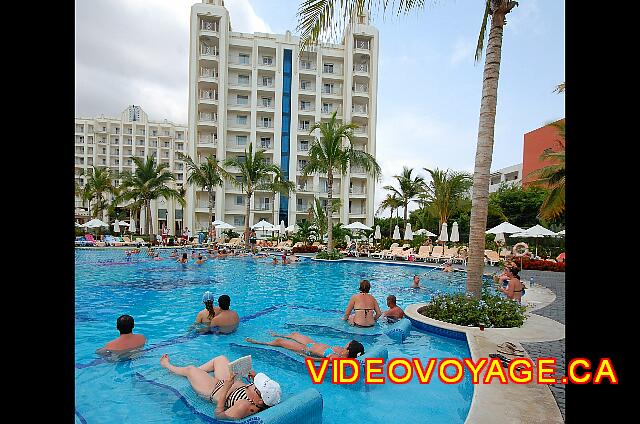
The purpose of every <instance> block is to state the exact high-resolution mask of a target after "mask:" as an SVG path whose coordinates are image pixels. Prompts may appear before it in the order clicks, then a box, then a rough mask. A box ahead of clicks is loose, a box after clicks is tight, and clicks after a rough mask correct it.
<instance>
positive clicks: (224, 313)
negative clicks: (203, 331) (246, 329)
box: [209, 294, 240, 334]
mask: <svg viewBox="0 0 640 424" xmlns="http://www.w3.org/2000/svg"><path fill="white" fill-rule="evenodd" d="M218 306H219V307H220V310H219V311H216V316H215V317H213V319H212V320H211V323H210V324H209V326H210V327H218V333H222V334H228V333H233V332H234V331H235V330H236V328H238V323H239V322H240V317H239V316H238V314H237V313H236V311H232V310H231V309H229V306H231V298H230V297H229V296H227V295H226V294H223V295H222V296H220V297H219V298H218Z"/></svg>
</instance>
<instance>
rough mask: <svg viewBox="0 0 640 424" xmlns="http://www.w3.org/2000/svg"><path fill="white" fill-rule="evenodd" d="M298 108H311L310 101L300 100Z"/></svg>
mask: <svg viewBox="0 0 640 424" xmlns="http://www.w3.org/2000/svg"><path fill="white" fill-rule="evenodd" d="M300 110H311V102H300Z"/></svg>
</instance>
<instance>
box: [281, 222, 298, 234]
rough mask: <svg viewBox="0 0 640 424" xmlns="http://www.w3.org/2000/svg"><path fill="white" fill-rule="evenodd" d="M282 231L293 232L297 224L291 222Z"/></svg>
mask: <svg viewBox="0 0 640 424" xmlns="http://www.w3.org/2000/svg"><path fill="white" fill-rule="evenodd" d="M284 231H285V232H287V233H295V232H296V231H298V226H297V225H296V224H291V225H289V226H288V227H287V228H285V229H284Z"/></svg>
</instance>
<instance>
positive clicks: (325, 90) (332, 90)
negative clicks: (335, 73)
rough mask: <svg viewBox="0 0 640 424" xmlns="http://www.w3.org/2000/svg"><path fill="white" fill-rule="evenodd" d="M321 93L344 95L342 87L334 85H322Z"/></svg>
mask: <svg viewBox="0 0 640 424" xmlns="http://www.w3.org/2000/svg"><path fill="white" fill-rule="evenodd" d="M320 93H321V94H328V95H332V96H341V95H342V87H333V88H327V87H322V90H321V91H320Z"/></svg>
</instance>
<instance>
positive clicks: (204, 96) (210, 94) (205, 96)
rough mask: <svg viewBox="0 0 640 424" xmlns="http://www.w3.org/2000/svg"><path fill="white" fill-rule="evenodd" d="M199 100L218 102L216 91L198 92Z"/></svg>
mask: <svg viewBox="0 0 640 424" xmlns="http://www.w3.org/2000/svg"><path fill="white" fill-rule="evenodd" d="M200 99H201V100H218V93H217V92H216V90H200Z"/></svg>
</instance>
